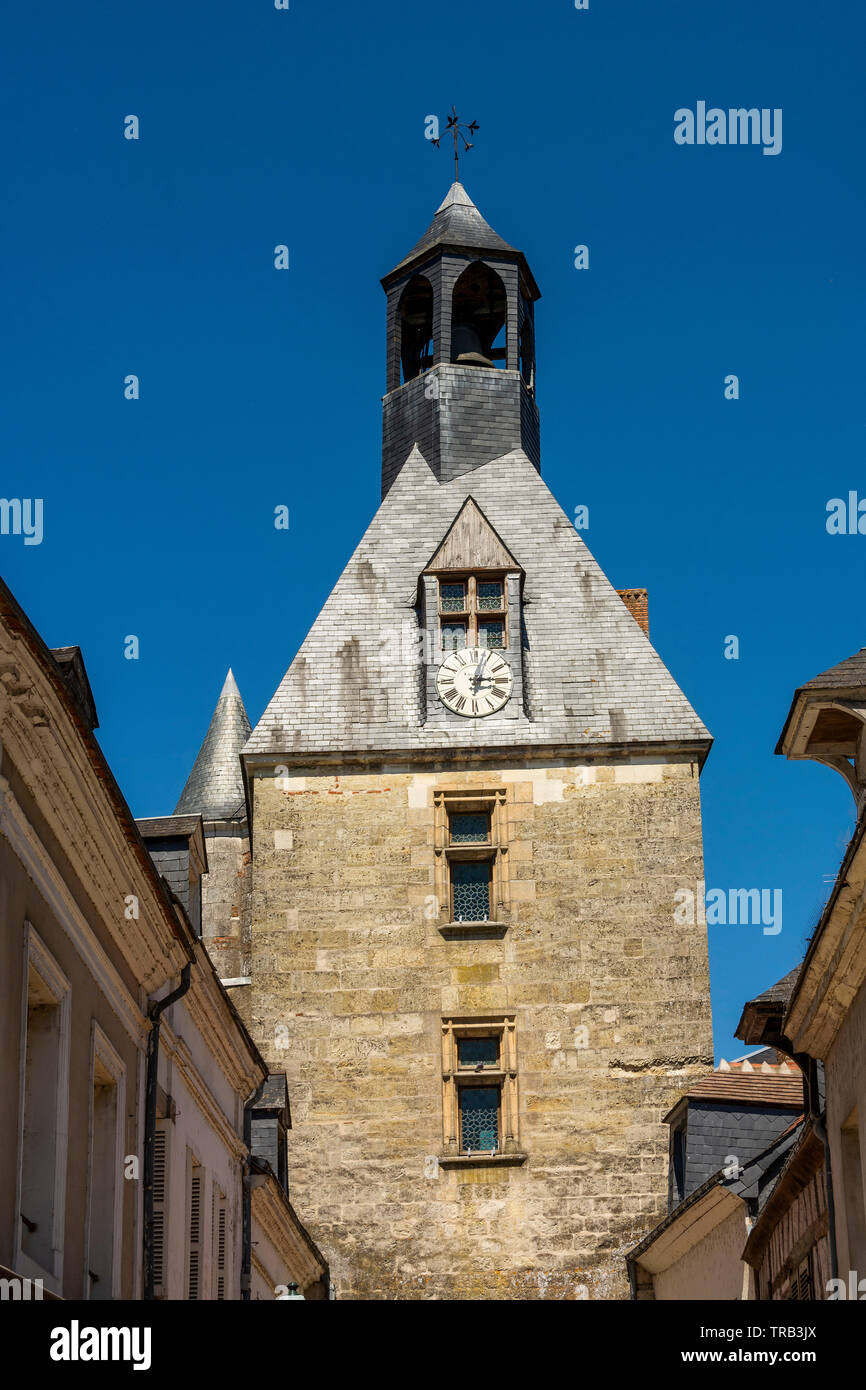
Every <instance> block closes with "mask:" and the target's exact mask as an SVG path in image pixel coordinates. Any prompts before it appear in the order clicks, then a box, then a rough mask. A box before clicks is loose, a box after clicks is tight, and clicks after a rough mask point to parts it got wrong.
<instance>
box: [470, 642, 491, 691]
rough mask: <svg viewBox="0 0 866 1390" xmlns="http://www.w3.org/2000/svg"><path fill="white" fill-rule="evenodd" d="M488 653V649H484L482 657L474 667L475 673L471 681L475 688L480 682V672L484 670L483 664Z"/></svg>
mask: <svg viewBox="0 0 866 1390" xmlns="http://www.w3.org/2000/svg"><path fill="white" fill-rule="evenodd" d="M489 655H490V652H489V650H485V652H484V655H483V657H482V658H481V660H480V661H479V663H478V665H477V666H476V667H475V675H474V676H473V677H472V683H473V685H474V686H475V687H476V688H477V687H478V686H479V685H480V684H481V672H482V671H483V670H484V665H485V662H486V661H487V658H488V656H489Z"/></svg>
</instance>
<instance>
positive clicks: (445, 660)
mask: <svg viewBox="0 0 866 1390" xmlns="http://www.w3.org/2000/svg"><path fill="white" fill-rule="evenodd" d="M382 283H383V286H384V289H385V293H386V301H387V308H386V314H387V349H388V351H387V373H386V388H387V389H386V394H385V397H384V401H383V444H382V501H381V504H380V506H379V509H378V511H377V512H376V514H375V516H374V517H373V518H372V520H371V521H370V523H369V525H368V527H367V529H366V531H365V532H364V534H363V536H362V538H361V540H360V543H359V545H358V547H357V549H356V551H355V553H354V554H353V555H352V557H351V558H350V559H349V561H348V563H347V564H346V566H345V568H344V569H343V572H342V574H341V575H340V576H339V577H338V578H337V581H336V584H335V586H334V589H333V591H332V593H331V595H330V597H329V598H328V600H327V602H326V603H325V605H324V607H323V609H322V611H321V613H320V614H319V616H318V618H317V619H316V621H315V623H314V624H313V627H312V628H311V630H310V632H309V633H308V635H307V637H306V639H305V640H304V642H303V644H302V646H301V648H300V650H299V651H298V652H297V654H296V655H295V656H294V659H293V660H292V661H291V664H290V666H289V668H288V670H287V671H286V674H285V675H284V677H283V679H282V681H281V682H280V684H279V686H278V688H277V690H276V692H275V693H274V695H273V697H272V699H271V701H270V702H269V704H268V706H267V708H266V710H265V711H264V713H263V715H262V717H261V718H260V720H259V721H258V723H257V724H256V726H255V728H254V729H253V730H252V733H251V735H250V737H249V739H248V741H247V742H246V744H245V746H244V749H243V752H242V754H241V762H242V766H243V775H244V784H245V788H246V797H247V805H248V808H249V827H250V853H251V865H250V869H249V875H250V883H251V887H250V904H251V906H250V926H249V940H250V956H249V976H248V978H247V977H244V978H243V979H238V980H236V981H235V982H233V998H234V999H235V1002H236V1003H237V1004H238V1006H239V1008H240V1009H241V1011H242V1012H243V1014H244V1017H245V1020H246V1022H247V1023H248V1025H249V1027H250V1029H251V1030H252V1032H253V1034H254V1036H255V1039H256V1042H257V1044H258V1046H259V1047H260V1049H261V1051H262V1052H263V1054H264V1055H265V1057H266V1058H267V1059H268V1061H269V1063H270V1064H271V1065H272V1066H273V1067H274V1068H275V1069H279V1070H285V1071H286V1072H287V1073H288V1078H289V1090H290V1094H291V1099H292V1134H291V1137H290V1143H291V1153H290V1161H289V1162H290V1172H291V1180H292V1200H293V1202H294V1204H295V1205H296V1207H297V1209H298V1211H299V1212H301V1213H302V1215H303V1219H304V1221H305V1224H306V1225H307V1226H308V1228H309V1229H310V1231H311V1233H312V1234H313V1237H314V1239H315V1240H316V1242H317V1243H318V1245H319V1246H320V1248H321V1249H322V1250H323V1251H325V1252H326V1254H327V1256H328V1259H329V1262H330V1268H331V1271H332V1277H333V1280H334V1283H335V1286H336V1290H337V1296H338V1297H341V1298H382V1299H404V1298H405V1299H410V1298H446V1299H454V1298H456V1299H486V1298H501V1299H516V1298H521V1299H522V1298H542V1299H549V1298H557V1299H574V1298H583V1297H589V1298H590V1299H592V1298H618V1297H626V1296H627V1285H626V1281H625V1265H624V1260H623V1258H622V1255H623V1252H624V1251H625V1250H626V1249H627V1248H629V1247H630V1246H631V1245H633V1244H634V1243H635V1241H636V1240H638V1239H639V1238H640V1236H641V1234H642V1233H643V1232H645V1231H647V1230H649V1229H650V1228H651V1227H652V1226H653V1224H654V1223H655V1222H657V1220H658V1219H659V1217H660V1215H661V1213H662V1211H663V1209H664V1206H665V1200H666V1195H667V1179H666V1171H667V1162H666V1156H667V1130H666V1128H665V1126H664V1125H663V1124H662V1118H663V1116H664V1115H665V1113H666V1111H667V1110H668V1109H669V1108H670V1106H671V1105H672V1104H673V1102H674V1100H675V1099H676V1098H677V1097H678V1095H679V1094H680V1092H681V1090H682V1088H683V1086H684V1085H685V1084H687V1083H688V1080H689V1079H690V1078H691V1077H692V1076H693V1075H694V1074H696V1073H701V1072H703V1071H705V1070H707V1069H709V1068H711V1067H712V1045H711V1028H710V1006H709V981H708V966H707V942H706V929H705V927H703V926H702V925H700V917H701V914H700V913H697V914H695V921H693V922H692V923H687V922H683V921H682V920H681V918H682V915H683V914H682V913H681V912H679V911H678V907H679V904H680V903H681V901H682V897H681V893H682V890H684V889H685V890H687V891H692V892H693V891H694V890H695V887H696V885H697V884H698V883H699V882H700V881H701V879H702V876H703V868H702V853H701V822H700V799H699V790H698V778H699V774H700V770H701V768H702V766H703V763H704V760H705V758H706V756H707V753H708V752H709V748H710V743H711V739H710V736H709V734H708V732H707V730H706V728H705V727H704V725H703V724H702V723H701V721H700V719H699V718H698V716H697V714H696V713H695V712H694V710H693V709H692V707H691V705H690V704H689V702H688V700H687V699H686V697H685V695H684V694H683V693H682V691H681V690H680V689H679V687H678V686H677V684H676V682H675V680H674V679H673V677H672V676H671V674H670V672H669V671H668V670H667V668H666V666H665V665H664V663H663V661H662V659H661V657H660V656H659V655H658V653H657V652H656V651H655V649H654V647H653V646H652V644H651V642H650V639H649V635H648V627H647V622H646V616H645V605H644V607H643V609H641V607H640V606H638V607H635V604H634V598H635V595H636V593H637V594H638V595H639V594H640V591H633V590H632V591H625V592H623V591H618V590H617V589H615V588H614V587H613V586H612V585H611V583H610V581H609V580H608V579H607V578H606V576H605V575H604V574H603V573H602V571H601V569H600V568H599V566H598V564H597V563H596V561H595V560H594V559H593V557H592V555H591V554H590V552H589V551H588V549H587V547H586V545H585V544H584V541H583V540H582V538H581V536H580V535H579V534H578V532H577V531H575V529H574V527H573V526H572V524H571V523H570V521H569V518H568V516H567V515H566V514H565V513H564V512H563V510H562V508H561V507H560V505H559V504H558V502H557V501H556V499H555V498H554V497H553V496H552V494H551V493H550V491H549V489H548V488H547V486H546V485H545V483H544V481H543V480H542V477H541V473H540V446H539V413H538V406H537V399H536V369H535V309H536V304H537V302H538V299H539V291H538V287H537V285H536V283H535V280H534V278H533V276H532V272H531V271H530V269H529V266H528V264H527V262H526V259H525V257H524V256H523V254H522V252H520V251H518V250H516V249H515V248H514V247H512V246H511V245H510V244H509V243H508V242H506V241H505V240H503V238H502V237H500V236H499V235H498V234H497V233H496V232H495V231H494V230H493V229H492V227H491V226H490V225H489V224H488V223H487V222H486V221H485V220H484V218H483V217H482V216H481V214H480V212H479V211H478V209H477V208H476V207H475V205H474V203H473V202H472V200H471V199H470V197H469V195H468V194H467V192H466V190H465V189H464V188H463V186H462V184H460V183H455V184H454V185H453V186H452V188H451V189H450V191H449V193H448V195H447V197H446V198H445V200H444V202H443V203H442V204H441V206H440V207H439V209H438V211H437V212H436V214H435V216H434V217H433V220H432V222H431V225H430V227H429V228H428V230H427V231H426V232H425V233H424V235H423V236H422V237H421V239H420V241H418V242H417V243H416V245H415V247H414V249H413V250H412V251H411V252H410V253H409V255H408V256H406V257H405V259H404V260H403V261H401V263H400V264H399V265H398V266H397V267H396V268H395V269H394V270H392V271H391V272H390V273H389V274H388V275H386V276H385V278H384V280H383V282H382ZM643 597H644V598H645V595H644V596H643Z"/></svg>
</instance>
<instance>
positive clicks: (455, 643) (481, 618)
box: [439, 574, 508, 652]
mask: <svg viewBox="0 0 866 1390" xmlns="http://www.w3.org/2000/svg"><path fill="white" fill-rule="evenodd" d="M507 610H508V600H507V598H506V593H505V577H504V576H500V575H490V574H466V575H460V576H452V575H449V576H448V578H447V579H440V581H439V632H440V640H441V645H442V649H443V651H446V652H448V651H458V650H459V649H460V648H461V647H488V648H490V649H491V650H493V649H495V648H503V647H507V646H508V611H507Z"/></svg>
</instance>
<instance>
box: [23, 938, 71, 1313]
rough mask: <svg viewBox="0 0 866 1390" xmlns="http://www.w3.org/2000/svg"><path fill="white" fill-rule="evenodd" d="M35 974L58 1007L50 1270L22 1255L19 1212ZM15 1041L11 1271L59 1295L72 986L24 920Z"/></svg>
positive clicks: (65, 1178)
mask: <svg viewBox="0 0 866 1390" xmlns="http://www.w3.org/2000/svg"><path fill="white" fill-rule="evenodd" d="M31 970H32V971H33V973H34V974H35V975H36V976H37V978H38V981H39V983H40V985H41V986H42V988H43V990H44V991H45V993H46V994H48V995H49V996H50V997H51V998H52V1000H53V1002H54V1004H55V1006H56V1008H57V1010H58V1027H57V1046H56V1071H55V1080H54V1088H53V1092H52V1096H53V1107H54V1129H53V1134H54V1142H55V1150H54V1175H53V1177H54V1181H53V1187H52V1189H51V1208H50V1241H51V1251H52V1255H53V1259H52V1262H51V1267H50V1268H45V1267H43V1266H42V1265H41V1264H40V1263H39V1261H38V1260H37V1259H36V1258H35V1257H34V1256H32V1255H30V1254H28V1253H27V1252H26V1251H25V1250H24V1248H23V1246H24V1240H23V1231H24V1219H23V1218H24V1216H25V1215H26V1213H22V1209H21V1208H22V1200H23V1186H24V1182H23V1177H24V1174H23V1166H24V1162H25V1150H26V1144H25V1135H24V1130H25V1124H26V1122H27V1113H26V1092H27V1066H28V1058H27V1043H28V1012H29V1007H28V1006H29V999H30V972H31ZM20 1009H21V1018H20V1044H19V1076H18V1084H19V1094H18V1145H17V1155H16V1184H15V1247H14V1249H15V1255H14V1261H15V1265H14V1267H15V1269H16V1271H18V1272H19V1273H20V1274H22V1275H24V1276H25V1277H27V1278H30V1279H41V1280H42V1281H43V1283H44V1285H45V1288H47V1289H48V1290H49V1291H50V1292H51V1293H56V1294H59V1293H60V1292H61V1286H62V1282H63V1259H64V1249H65V1243H66V1242H65V1236H66V1181H67V1157H68V1149H69V1071H70V1056H71V1041H72V1040H71V1015H72V985H71V982H70V980H69V979H68V977H67V976H66V974H65V973H64V971H63V969H62V968H61V966H60V965H59V964H58V962H57V960H56V959H55V957H54V956H53V955H52V953H51V951H49V949H48V947H47V946H46V944H45V942H44V941H43V940H42V938H41V937H40V935H39V933H38V932H37V931H36V930H35V928H34V927H33V925H32V923H31V922H30V921H29V920H25V922H24V950H23V971H22V980H21V1000H20Z"/></svg>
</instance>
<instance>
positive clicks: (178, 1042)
mask: <svg viewBox="0 0 866 1390" xmlns="http://www.w3.org/2000/svg"><path fill="white" fill-rule="evenodd" d="M190 993H191V991H190ZM188 998H189V994H187V995H185V996H184V999H188ZM160 1055H161V1056H162V1055H165V1057H166V1058H170V1059H171V1061H172V1062H173V1063H174V1065H175V1066H176V1067H177V1069H178V1071H179V1072H180V1074H181V1077H182V1078H183V1083H184V1085H185V1086H186V1088H187V1090H188V1091H189V1093H190V1095H191V1096H192V1098H193V1100H194V1101H195V1104H196V1107H197V1109H198V1112H199V1114H200V1115H201V1116H202V1117H203V1118H204V1119H205V1120H206V1121H207V1123H208V1124H209V1125H210V1127H211V1129H212V1130H213V1131H214V1133H215V1134H216V1136H217V1138H218V1139H219V1140H220V1142H221V1143H222V1144H223V1145H224V1147H225V1148H226V1149H227V1150H228V1151H229V1153H230V1154H231V1156H232V1157H233V1158H236V1159H241V1158H245V1157H246V1153H247V1149H246V1145H245V1143H244V1141H243V1136H242V1135H240V1134H238V1132H237V1129H236V1128H235V1125H234V1123H233V1122H232V1120H231V1119H230V1117H229V1116H227V1115H226V1113H225V1111H224V1110H223V1108H222V1106H221V1105H220V1104H219V1102H218V1101H217V1099H216V1097H215V1096H214V1094H213V1091H212V1090H211V1089H210V1087H209V1086H208V1084H207V1082H206V1081H205V1079H204V1077H203V1076H202V1074H201V1072H200V1071H199V1069H198V1067H197V1066H196V1062H195V1058H194V1057H193V1055H192V1052H191V1050H190V1047H189V1044H188V1043H187V1042H186V1041H185V1039H184V1038H183V1036H182V1035H181V1033H180V1031H176V1030H175V1029H174V1028H172V1027H170V1025H169V1024H167V1023H166V1021H165V1015H163V1022H162V1027H161V1030H160ZM160 1084H161V1083H160ZM235 1093H236V1094H237V1092H235Z"/></svg>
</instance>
